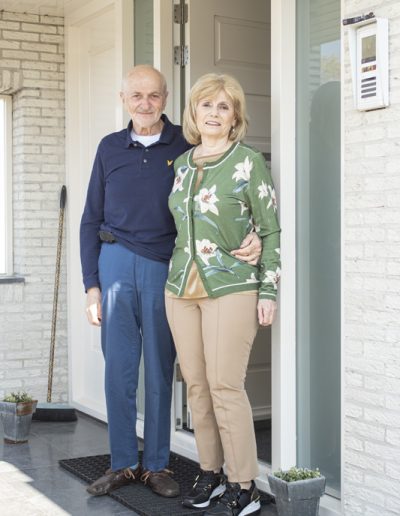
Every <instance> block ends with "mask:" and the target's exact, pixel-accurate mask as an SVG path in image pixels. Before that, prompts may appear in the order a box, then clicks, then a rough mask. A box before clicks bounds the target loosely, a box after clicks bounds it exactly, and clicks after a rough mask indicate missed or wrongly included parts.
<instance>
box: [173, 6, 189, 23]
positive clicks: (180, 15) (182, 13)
mask: <svg viewBox="0 0 400 516" xmlns="http://www.w3.org/2000/svg"><path fill="white" fill-rule="evenodd" d="M187 21H188V5H187V4H183V3H180V4H175V5H174V22H175V23H180V24H182V25H183V24H184V23H187Z"/></svg>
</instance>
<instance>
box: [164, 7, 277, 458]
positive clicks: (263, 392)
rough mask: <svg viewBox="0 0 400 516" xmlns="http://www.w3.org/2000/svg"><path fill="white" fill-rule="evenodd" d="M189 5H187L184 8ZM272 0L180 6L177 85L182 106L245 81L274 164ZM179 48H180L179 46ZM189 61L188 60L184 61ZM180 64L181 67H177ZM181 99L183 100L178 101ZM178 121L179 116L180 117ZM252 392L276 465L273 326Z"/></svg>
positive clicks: (180, 410)
mask: <svg viewBox="0 0 400 516" xmlns="http://www.w3.org/2000/svg"><path fill="white" fill-rule="evenodd" d="M185 3H186V6H187V7H184V4H185ZM270 12H271V9H270V2H269V1H265V0H252V2H251V9H249V8H248V5H246V3H245V2H243V1H241V0H219V1H218V2H214V1H212V0H203V1H202V2H195V1H192V2H190V1H189V2H188V1H186V2H180V3H178V4H176V5H175V16H174V26H175V27H174V28H175V31H174V32H175V44H176V47H180V52H179V51H178V52H177V51H175V54H177V55H176V56H175V75H176V74H177V72H178V74H179V77H176V81H175V85H176V84H179V86H180V95H181V98H180V99H179V105H180V108H181V110H182V106H184V103H185V98H186V96H187V95H188V92H189V90H190V88H191V86H192V85H193V84H194V82H195V81H196V80H197V79H198V78H199V77H200V76H201V75H203V74H205V73H210V72H215V73H227V74H230V75H233V76H235V77H236V78H237V79H238V80H239V82H240V83H241V85H242V87H243V89H244V91H245V94H246V102H247V109H248V113H249V119H250V125H249V132H248V135H247V137H246V140H245V141H246V143H248V144H249V145H252V146H254V147H256V148H258V149H259V150H261V151H262V152H263V154H264V156H265V158H266V160H267V162H268V163H269V164H270V162H271V60H270V55H271V44H270V40H271V23H270ZM176 47H175V48H176ZM182 59H183V61H182ZM176 68H178V71H177V70H176ZM176 100H177V99H176ZM174 121H175V122H177V121H178V120H176V116H175V120H174ZM246 390H247V393H248V396H249V399H250V404H251V407H252V411H253V420H254V426H255V431H256V438H257V448H258V457H259V460H260V461H262V462H264V463H266V464H271V417H272V410H271V330H270V328H263V329H260V330H259V332H258V334H257V337H256V339H255V342H254V345H253V349H252V353H251V356H250V361H249V366H248V371H247V378H246ZM174 423H175V427H176V428H177V429H178V430H184V431H188V432H192V424H191V413H190V408H189V407H188V405H187V402H186V388H185V384H184V382H183V380H182V377H181V375H180V372H179V368H178V369H177V374H176V382H175V421H174Z"/></svg>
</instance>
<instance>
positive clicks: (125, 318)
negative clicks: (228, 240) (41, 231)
mask: <svg viewBox="0 0 400 516" xmlns="http://www.w3.org/2000/svg"><path fill="white" fill-rule="evenodd" d="M99 273H100V283H101V292H102V322H101V343H102V350H103V355H104V359H105V393H106V403H107V416H108V431H109V439H110V450H111V468H112V470H117V469H121V468H125V467H128V466H132V465H134V464H136V463H137V462H138V442H137V436H136V418H137V409H136V390H137V386H138V377H139V363H140V357H141V354H142V349H143V359H144V374H145V421H144V451H143V464H142V465H143V467H144V468H146V469H149V470H151V471H159V470H161V469H163V468H165V467H166V466H167V464H168V460H169V450H170V425H171V423H170V409H171V395H172V378H173V369H174V361H175V347H174V343H173V340H172V337H171V333H170V330H169V326H168V322H167V318H166V313H165V304H164V287H165V282H166V280H167V275H168V265H167V264H166V263H162V262H157V261H154V260H149V259H147V258H144V257H142V256H139V255H137V254H135V253H133V252H132V251H130V250H129V249H127V248H125V247H124V246H122V245H120V244H118V243H114V244H108V243H103V244H102V247H101V253H100V258H99Z"/></svg>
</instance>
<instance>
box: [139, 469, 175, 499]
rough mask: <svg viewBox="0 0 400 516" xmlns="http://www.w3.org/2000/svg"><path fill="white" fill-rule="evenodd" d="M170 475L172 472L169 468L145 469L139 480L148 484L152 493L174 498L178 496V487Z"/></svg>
mask: <svg viewBox="0 0 400 516" xmlns="http://www.w3.org/2000/svg"><path fill="white" fill-rule="evenodd" d="M170 475H173V472H172V471H170V470H169V469H163V470H161V471H149V470H146V471H145V472H144V473H143V474H142V476H141V477H140V480H141V481H142V482H143V484H144V485H146V486H149V487H150V489H151V490H152V491H153V493H156V494H158V495H160V496H165V497H167V498H174V497H175V496H179V493H180V488H179V484H178V482H176V481H175V480H174V479H173V478H171V476H170Z"/></svg>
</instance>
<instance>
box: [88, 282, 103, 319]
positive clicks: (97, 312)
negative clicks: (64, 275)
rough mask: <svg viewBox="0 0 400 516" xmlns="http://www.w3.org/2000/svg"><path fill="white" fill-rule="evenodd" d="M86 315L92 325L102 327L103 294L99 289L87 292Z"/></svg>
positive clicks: (95, 288)
mask: <svg viewBox="0 0 400 516" xmlns="http://www.w3.org/2000/svg"><path fill="white" fill-rule="evenodd" d="M86 315H87V318H88V321H89V323H90V324H93V326H101V292H100V289H99V288H98V287H92V288H90V289H89V290H88V291H87V296H86Z"/></svg>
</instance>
